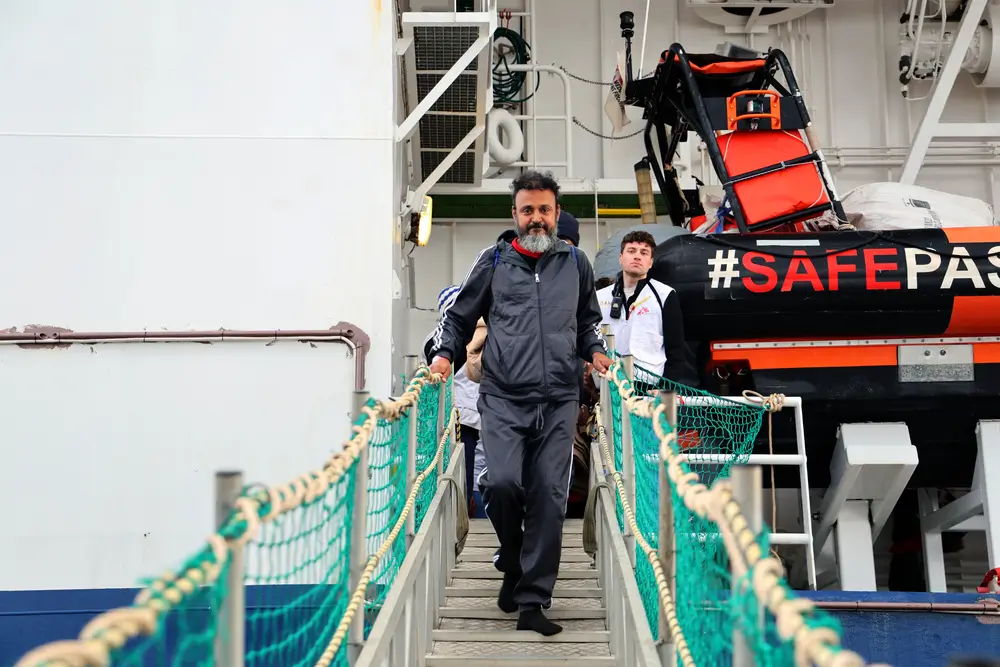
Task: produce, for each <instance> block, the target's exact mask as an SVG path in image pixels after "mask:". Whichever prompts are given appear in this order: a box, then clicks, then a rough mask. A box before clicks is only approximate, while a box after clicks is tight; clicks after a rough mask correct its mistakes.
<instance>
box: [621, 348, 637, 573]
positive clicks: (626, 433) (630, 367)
mask: <svg viewBox="0 0 1000 667" xmlns="http://www.w3.org/2000/svg"><path fill="white" fill-rule="evenodd" d="M622 369H623V370H624V371H625V376H626V377H627V378H628V379H629V382H635V359H634V358H633V357H632V355H631V354H625V355H622ZM621 417H622V423H621V433H622V470H621V475H622V485H623V486H624V487H625V500H626V501H627V502H628V505H629V507H635V450H634V449H633V448H632V415H631V413H630V412H629V411H628V408H625V407H624V406H623V408H622V410H621ZM624 529H625V530H624V535H625V548H626V549H627V550H628V558H629V564H630V566H631V567H632V568H633V569H634V568H635V535H633V534H632V527H631V526H630V525H629V524H628V522H626V523H625V525H624Z"/></svg>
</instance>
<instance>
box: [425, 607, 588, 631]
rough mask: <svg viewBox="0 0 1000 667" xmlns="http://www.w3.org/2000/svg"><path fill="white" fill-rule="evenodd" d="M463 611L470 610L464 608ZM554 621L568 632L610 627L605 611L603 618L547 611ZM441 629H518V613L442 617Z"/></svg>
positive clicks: (498, 612)
mask: <svg viewBox="0 0 1000 667" xmlns="http://www.w3.org/2000/svg"><path fill="white" fill-rule="evenodd" d="M461 611H463V612H468V611H470V610H468V609H463V610H461ZM546 616H548V617H549V618H550V619H552V620H553V621H558V622H559V625H561V626H563V629H564V631H566V632H587V633H592V632H594V631H604V630H607V629H608V624H607V621H605V620H604V617H603V611H602V617H601V618H560V617H559V615H557V614H554V613H553V612H551V611H550V612H548V613H546ZM439 626H440V627H439V628H438V629H440V630H460V631H462V632H482V631H484V630H491V631H497V630H504V631H509V632H516V631H517V615H516V614H504V613H503V612H502V611H500V610H499V609H497V617H496V618H469V617H468V616H467V615H466V616H463V617H459V616H457V615H456V616H451V617H448V616H446V617H442V618H441V621H440V623H439Z"/></svg>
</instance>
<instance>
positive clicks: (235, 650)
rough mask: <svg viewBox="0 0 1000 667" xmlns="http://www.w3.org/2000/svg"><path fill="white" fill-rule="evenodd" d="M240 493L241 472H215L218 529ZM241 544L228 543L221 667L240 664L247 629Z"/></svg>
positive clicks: (218, 654)
mask: <svg viewBox="0 0 1000 667" xmlns="http://www.w3.org/2000/svg"><path fill="white" fill-rule="evenodd" d="M241 493H243V473H242V472H240V471H238V470H220V471H219V472H217V473H215V526H216V528H221V527H222V525H223V524H224V523H225V522H226V520H227V519H228V518H229V516H230V515H231V514H232V512H233V510H234V509H236V501H237V500H238V499H239V497H240V494H241ZM243 564H244V547H243V546H242V545H239V544H236V543H230V545H229V564H228V565H227V568H226V594H225V596H224V597H223V598H222V608H221V609H220V610H219V618H218V620H217V624H218V625H217V626H216V633H215V664H217V665H219V666H220V667H243V653H244V646H245V644H244V641H245V640H244V633H245V629H246V625H245V623H246V598H245V595H246V591H245V590H244V588H243V569H244V566H243Z"/></svg>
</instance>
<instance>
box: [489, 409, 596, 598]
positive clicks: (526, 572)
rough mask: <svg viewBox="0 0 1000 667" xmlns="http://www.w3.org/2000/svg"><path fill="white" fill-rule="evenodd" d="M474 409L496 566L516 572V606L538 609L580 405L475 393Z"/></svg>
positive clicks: (550, 571) (559, 523) (553, 562)
mask: <svg viewBox="0 0 1000 667" xmlns="http://www.w3.org/2000/svg"><path fill="white" fill-rule="evenodd" d="M478 405H479V415H480V418H481V420H482V422H481V429H480V432H481V433H482V439H483V450H484V453H485V454H486V470H485V474H483V475H482V477H481V478H480V486H481V489H482V491H483V501H484V503H485V505H486V516H487V517H489V519H490V521H491V522H492V524H493V528H494V530H496V534H497V538H498V539H499V541H500V551H499V554H498V558H497V560H496V566H497V569H499V570H500V571H502V572H505V573H506V572H520V573H521V580H520V582H519V583H518V585H517V587H516V588H515V589H514V601H515V602H517V603H518V605H519V606H520V607H521V609H522V610H523V609H531V608H537V607H539V606H541V605H544V604H548V603H549V602H550V601H551V599H552V588H553V587H554V586H555V583H556V577H557V576H558V574H559V561H560V557H561V551H562V527H563V521H564V520H565V518H566V501H567V499H568V497H569V486H570V480H571V478H570V473H571V470H572V466H573V437H574V429H575V427H576V419H577V414H578V412H579V401H557V402H549V403H520V402H515V401H509V400H506V399H503V398H500V397H497V396H491V395H487V394H480V395H479V404H478ZM522 522H523V529H522Z"/></svg>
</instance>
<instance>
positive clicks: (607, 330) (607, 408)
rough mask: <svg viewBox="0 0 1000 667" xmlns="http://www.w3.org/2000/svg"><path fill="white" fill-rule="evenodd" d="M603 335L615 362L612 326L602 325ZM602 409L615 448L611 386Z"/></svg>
mask: <svg viewBox="0 0 1000 667" xmlns="http://www.w3.org/2000/svg"><path fill="white" fill-rule="evenodd" d="M601 333H602V334H604V341H605V342H606V343H607V345H608V356H609V357H611V358H612V361H613V360H614V353H615V335H614V334H613V333H611V325H610V324H602V325H601ZM610 382H611V380H610V379H609V380H608V383H610ZM601 409H602V410H604V418H603V419H602V420H601V421H603V422H604V427H605V428H608V429H611V431H610V432H609V433H608V434H607V436H608V441H609V442H610V443H611V444H612V447H613V446H614V434H615V432H614V424H613V423H612V421H611V420H612V419H614V413H613V412H612V411H611V385H610V384H608V400H607V401H605V402H603V403H602V404H601ZM617 493H618V492H617V491H616V492H615V493H614V494H612V495H617Z"/></svg>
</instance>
